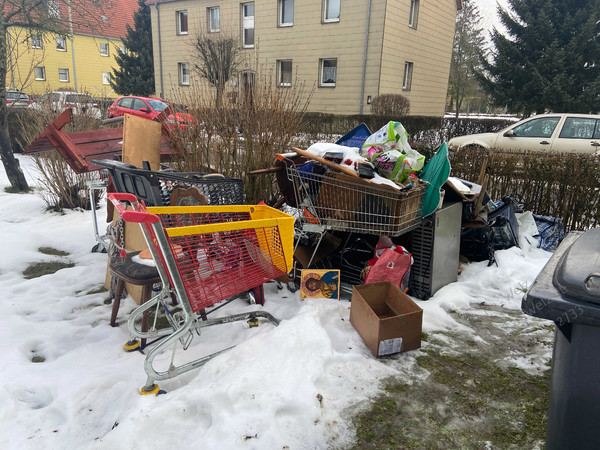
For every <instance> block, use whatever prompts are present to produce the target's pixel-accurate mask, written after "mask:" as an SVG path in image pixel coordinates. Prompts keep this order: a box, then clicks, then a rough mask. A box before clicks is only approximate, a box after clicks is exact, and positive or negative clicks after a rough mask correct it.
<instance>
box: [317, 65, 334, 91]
mask: <svg viewBox="0 0 600 450" xmlns="http://www.w3.org/2000/svg"><path fill="white" fill-rule="evenodd" d="M325 61H335V81H334V82H333V83H331V82H325V81H323V75H324V73H325V70H324V69H325ZM337 69H338V64H337V58H321V59H319V87H329V88H332V87H335V86H336V83H337Z"/></svg>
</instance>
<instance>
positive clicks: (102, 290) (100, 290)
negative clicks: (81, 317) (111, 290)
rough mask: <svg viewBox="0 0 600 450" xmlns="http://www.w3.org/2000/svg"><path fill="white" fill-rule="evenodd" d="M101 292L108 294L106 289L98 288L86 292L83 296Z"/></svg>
mask: <svg viewBox="0 0 600 450" xmlns="http://www.w3.org/2000/svg"><path fill="white" fill-rule="evenodd" d="M103 292H108V289H106V288H105V287H104V286H98V287H97V288H94V289H90V290H89V291H87V292H86V293H85V295H93V294H101V293H103Z"/></svg>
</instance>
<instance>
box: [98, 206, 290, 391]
mask: <svg viewBox="0 0 600 450" xmlns="http://www.w3.org/2000/svg"><path fill="white" fill-rule="evenodd" d="M109 199H110V201H111V202H112V203H113V204H114V205H115V207H116V208H117V209H118V211H119V213H120V214H121V217H122V218H123V220H125V221H126V222H133V223H139V224H140V227H141V229H142V232H143V234H144V238H145V240H146V242H147V244H148V247H149V249H150V252H151V254H152V258H153V260H154V262H155V264H156V267H157V270H158V272H159V275H160V278H161V281H162V290H161V291H160V292H159V293H158V294H156V295H155V296H154V297H152V298H151V299H150V300H149V301H147V302H146V303H144V304H143V305H141V306H140V307H138V308H137V309H136V310H135V311H134V312H133V313H132V314H131V316H130V318H129V321H128V326H129V331H130V333H131V337H132V340H135V339H145V338H146V339H155V338H161V337H163V339H162V340H160V341H159V342H158V343H157V344H156V346H154V347H153V348H152V349H151V350H150V352H149V353H148V354H147V356H146V360H145V363H144V368H145V371H146V373H147V375H148V379H147V381H146V384H145V385H144V387H143V388H142V390H141V393H142V394H151V393H157V392H158V390H159V389H158V386H157V385H156V384H155V381H158V380H165V379H169V378H173V377H175V376H177V375H180V374H182V373H185V372H187V371H189V370H192V369H194V368H196V367H199V366H201V365H202V364H204V363H206V362H207V361H208V360H210V359H211V358H213V357H214V356H216V355H218V354H219V353H221V352H222V351H224V350H221V351H218V352H216V353H213V354H210V355H207V356H204V357H201V358H198V359H194V360H192V361H189V362H187V363H183V364H180V365H175V364H174V362H173V360H174V356H175V351H176V349H177V347H178V343H180V344H181V347H182V348H183V350H186V349H187V348H188V347H189V346H190V344H191V341H192V339H193V337H194V332H197V333H198V334H199V332H200V329H202V328H205V327H208V326H211V325H217V324H224V323H230V322H235V321H248V324H249V325H250V326H255V325H256V324H257V323H258V318H260V317H262V318H265V319H267V320H268V321H269V322H271V323H273V324H275V325H277V324H278V320H277V319H275V318H274V317H273V316H272V315H270V314H269V313H266V312H264V311H253V312H250V313H242V314H237V315H233V316H228V317H223V318H218V319H209V320H202V319H205V314H207V313H208V312H210V311H207V308H209V307H212V306H213V305H215V304H216V303H219V302H221V301H223V300H226V299H228V298H231V297H233V296H236V295H238V294H240V293H243V292H245V291H247V290H253V291H254V293H255V295H258V296H261V298H262V301H264V297H262V295H263V291H262V283H264V282H267V281H270V280H272V279H274V278H277V277H279V276H281V275H283V274H285V273H287V272H288V271H289V270H290V269H291V265H292V247H293V226H294V225H293V220H294V219H293V217H291V216H288V215H287V214H285V213H282V212H281V211H278V210H275V209H273V208H270V207H268V206H265V205H257V206H248V205H238V206H189V207H181V206H176V207H154V208H148V209H146V207H145V206H144V205H143V204H142V203H140V202H138V200H137V198H136V197H135V196H134V195H131V194H109ZM121 202H125V203H128V204H129V205H131V207H132V208H133V210H128V209H126V207H125V205H124V204H123V203H121ZM171 293H173V294H174V295H175V296H176V298H177V302H178V306H179V307H180V308H181V309H180V310H179V311H173V308H172V305H171V304H170V294H171ZM262 301H260V302H258V301H257V303H262ZM150 310H153V312H154V322H153V323H152V324H151V325H150V326H149V329H148V330H147V331H143V330H141V329H140V328H139V327H138V325H139V324H138V322H139V320H138V319H139V318H140V316H143V314H144V313H146V312H149V311H150ZM159 311H160V312H161V313H162V312H164V314H165V316H166V319H167V321H168V323H169V326H165V327H163V328H160V327H159V326H158V325H157V318H158V314H159ZM127 345H129V346H131V340H130V342H128V344H127ZM169 348H171V349H172V352H173V359H172V360H171V364H170V366H169V367H168V369H167V370H163V371H160V370H156V369H155V367H154V364H153V363H154V359H155V358H156V357H157V356H158V355H160V354H161V353H163V352H164V351H166V350H167V349H169Z"/></svg>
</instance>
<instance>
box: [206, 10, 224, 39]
mask: <svg viewBox="0 0 600 450" xmlns="http://www.w3.org/2000/svg"><path fill="white" fill-rule="evenodd" d="M220 29H221V24H220V18H219V7H218V6H217V7H214V8H208V31H210V32H211V33H217V32H218V31H219V30H220Z"/></svg>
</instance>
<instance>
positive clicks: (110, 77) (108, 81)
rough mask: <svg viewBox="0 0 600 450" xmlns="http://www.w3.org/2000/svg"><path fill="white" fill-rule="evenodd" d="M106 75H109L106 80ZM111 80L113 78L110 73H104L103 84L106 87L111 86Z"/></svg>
mask: <svg viewBox="0 0 600 450" xmlns="http://www.w3.org/2000/svg"><path fill="white" fill-rule="evenodd" d="M105 75H108V77H106V78H105ZM111 79H112V76H111V73H110V72H102V84H103V85H104V86H110V80H111ZM105 81H106V82H105Z"/></svg>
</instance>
